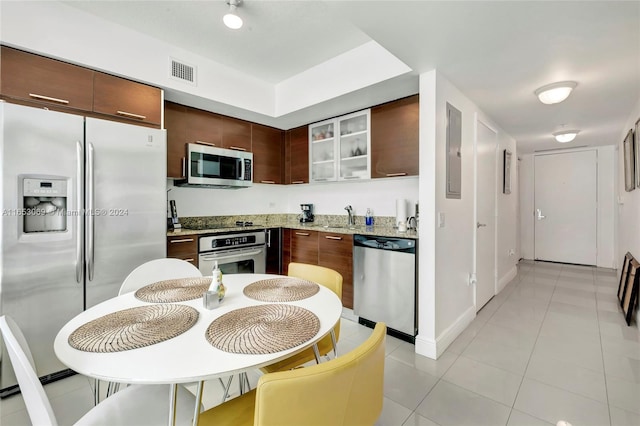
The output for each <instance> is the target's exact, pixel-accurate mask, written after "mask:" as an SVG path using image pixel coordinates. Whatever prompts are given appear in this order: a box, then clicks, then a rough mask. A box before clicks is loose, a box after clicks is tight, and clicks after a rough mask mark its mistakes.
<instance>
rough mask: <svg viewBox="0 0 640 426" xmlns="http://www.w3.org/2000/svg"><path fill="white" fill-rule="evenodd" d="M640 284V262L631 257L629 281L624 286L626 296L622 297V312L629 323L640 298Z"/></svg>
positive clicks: (629, 323)
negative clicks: (639, 291)
mask: <svg viewBox="0 0 640 426" xmlns="http://www.w3.org/2000/svg"><path fill="white" fill-rule="evenodd" d="M639 286H640V262H638V261H637V260H636V259H631V263H630V265H629V273H628V274H627V283H626V285H625V288H624V297H623V298H622V312H623V313H624V319H625V321H626V322H627V325H631V318H632V317H633V310H634V307H635V306H636V299H637V298H638V287H639Z"/></svg>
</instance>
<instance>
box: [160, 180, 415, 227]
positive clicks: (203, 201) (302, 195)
mask: <svg viewBox="0 0 640 426" xmlns="http://www.w3.org/2000/svg"><path fill="white" fill-rule="evenodd" d="M418 181H419V179H418V177H417V176H410V177H401V178H385V179H371V180H364V181H358V182H333V183H324V184H322V183H318V184H304V185H267V184H254V185H253V186H252V187H251V188H246V189H238V190H227V189H208V188H181V187H174V186H173V185H172V183H171V181H167V190H168V192H167V199H168V200H175V201H176V205H177V210H178V216H179V217H180V218H182V217H201V216H206V217H210V216H217V217H220V216H239V215H258V216H269V215H281V214H294V215H297V214H298V213H299V212H300V204H306V203H310V204H313V213H314V215H316V216H318V215H322V216H325V215H327V216H332V215H335V216H337V217H339V218H341V219H338V220H339V221H342V220H344V221H346V216H347V212H346V211H345V210H344V208H345V206H347V205H350V206H352V207H353V210H354V213H355V215H356V216H357V217H358V218H359V219H360V220H363V219H362V217H363V216H364V215H365V213H366V211H367V208H371V209H372V211H373V214H374V216H375V217H376V218H377V217H391V218H393V217H395V214H396V199H398V198H404V199H406V200H407V215H408V216H413V215H414V214H415V204H416V203H417V202H418ZM167 216H169V215H168V214H167ZM392 221H394V220H392ZM256 223H257V221H256Z"/></svg>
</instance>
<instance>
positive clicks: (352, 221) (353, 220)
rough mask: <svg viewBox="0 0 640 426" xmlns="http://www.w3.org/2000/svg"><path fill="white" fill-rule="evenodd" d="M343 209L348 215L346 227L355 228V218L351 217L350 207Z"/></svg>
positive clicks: (351, 209)
mask: <svg viewBox="0 0 640 426" xmlns="http://www.w3.org/2000/svg"><path fill="white" fill-rule="evenodd" d="M344 209H345V210H346V211H347V213H349V219H348V222H347V225H348V226H356V217H355V216H354V215H353V208H352V207H351V206H347V207H345V208H344Z"/></svg>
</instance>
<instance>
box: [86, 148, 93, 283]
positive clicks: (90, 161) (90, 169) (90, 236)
mask: <svg viewBox="0 0 640 426" xmlns="http://www.w3.org/2000/svg"><path fill="white" fill-rule="evenodd" d="M93 157H94V148H93V144H92V143H91V142H89V143H88V144H87V170H86V172H87V173H86V178H87V181H86V186H85V187H86V189H87V215H86V216H87V222H86V223H87V275H88V279H89V281H92V280H93V267H94V262H93V260H94V259H93V248H94V241H93V237H94V233H93V231H94V229H93V227H94V217H95V216H94V215H95V211H94V209H95V206H94V194H93V183H94V182H93V180H94V179H93V178H94V176H93Z"/></svg>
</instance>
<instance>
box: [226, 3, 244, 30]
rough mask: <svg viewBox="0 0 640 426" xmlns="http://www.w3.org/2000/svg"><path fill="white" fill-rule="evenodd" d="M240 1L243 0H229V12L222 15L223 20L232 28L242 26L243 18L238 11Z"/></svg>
mask: <svg viewBox="0 0 640 426" xmlns="http://www.w3.org/2000/svg"><path fill="white" fill-rule="evenodd" d="M240 1H241V0H229V1H228V2H227V4H228V5H229V13H227V14H226V15H224V16H223V17H222V22H224V24H225V25H226V26H227V27H229V28H231V29H232V30H237V29H239V28H242V18H241V17H239V16H238V14H237V12H236V9H237V8H238V6H239V5H240Z"/></svg>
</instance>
